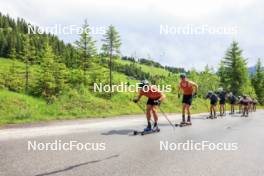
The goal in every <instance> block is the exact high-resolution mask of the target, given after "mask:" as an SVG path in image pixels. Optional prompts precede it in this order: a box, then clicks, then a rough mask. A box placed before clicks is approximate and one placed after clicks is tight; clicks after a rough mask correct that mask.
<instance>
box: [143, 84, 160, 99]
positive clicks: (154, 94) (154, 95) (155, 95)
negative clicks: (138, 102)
mask: <svg viewBox="0 0 264 176" xmlns="http://www.w3.org/2000/svg"><path fill="white" fill-rule="evenodd" d="M142 95H144V96H146V97H148V98H150V99H153V100H156V99H159V98H160V97H161V95H162V94H161V92H160V91H159V90H158V89H157V88H156V87H154V86H148V90H146V91H144V90H142V89H141V90H140V96H142Z"/></svg>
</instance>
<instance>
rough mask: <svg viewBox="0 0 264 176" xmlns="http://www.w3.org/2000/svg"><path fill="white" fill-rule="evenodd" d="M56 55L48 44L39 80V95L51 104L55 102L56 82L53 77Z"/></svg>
mask: <svg viewBox="0 0 264 176" xmlns="http://www.w3.org/2000/svg"><path fill="white" fill-rule="evenodd" d="M54 58H55V55H54V53H53V51H52V48H51V46H49V45H48V44H46V47H45V49H44V54H43V59H42V62H41V65H40V66H41V68H40V75H39V78H38V83H37V84H38V85H37V87H38V93H39V94H40V95H42V96H43V97H44V98H45V99H46V100H47V103H48V104H50V103H52V102H53V101H54V100H55V98H56V97H55V95H56V92H55V89H56V80H55V78H54V75H53V70H54Z"/></svg>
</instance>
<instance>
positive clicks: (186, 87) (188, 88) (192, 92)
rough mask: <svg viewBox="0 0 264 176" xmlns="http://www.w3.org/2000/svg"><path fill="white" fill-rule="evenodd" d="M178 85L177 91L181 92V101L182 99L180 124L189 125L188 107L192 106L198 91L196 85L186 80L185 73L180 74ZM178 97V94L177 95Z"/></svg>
mask: <svg viewBox="0 0 264 176" xmlns="http://www.w3.org/2000/svg"><path fill="white" fill-rule="evenodd" d="M180 79H181V81H180V83H179V87H178V88H179V91H180V90H181V91H182V92H183V99H182V122H181V124H182V125H184V124H186V125H191V124H192V123H191V112H190V107H191V105H192V99H193V98H194V97H195V96H196V94H197V91H198V85H197V84H196V83H195V82H193V81H190V80H188V79H187V77H186V74H185V73H181V74H180ZM178 97H179V94H178ZM186 111H187V115H188V118H187V122H186V121H185V112H186Z"/></svg>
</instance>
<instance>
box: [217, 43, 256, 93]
mask: <svg viewBox="0 0 264 176" xmlns="http://www.w3.org/2000/svg"><path fill="white" fill-rule="evenodd" d="M221 64H222V65H221V67H220V70H219V73H220V75H219V76H220V80H221V84H222V85H224V86H226V87H224V88H225V89H226V90H228V91H231V92H233V93H234V94H235V95H241V94H245V93H251V92H250V89H251V87H250V81H249V74H248V69H247V63H246V60H245V59H244V58H243V56H242V50H241V49H240V48H239V47H238V43H237V42H235V41H233V43H232V44H231V47H230V48H229V49H228V50H227V52H226V55H225V57H224V58H223V60H222V62H221Z"/></svg>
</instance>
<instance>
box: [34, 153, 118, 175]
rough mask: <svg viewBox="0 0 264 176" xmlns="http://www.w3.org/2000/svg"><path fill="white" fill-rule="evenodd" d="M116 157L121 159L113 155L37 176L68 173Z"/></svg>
mask: <svg viewBox="0 0 264 176" xmlns="http://www.w3.org/2000/svg"><path fill="white" fill-rule="evenodd" d="M116 157H119V155H112V156H109V157H107V158H103V159H100V160H93V161H88V162H84V163H80V164H76V165H72V166H69V167H66V168H64V169H60V170H55V171H51V172H46V173H42V174H37V175H35V176H46V175H52V174H57V173H60V172H66V171H69V170H72V169H75V168H77V167H81V166H85V165H88V164H93V163H98V162H101V161H105V160H109V159H112V158H116Z"/></svg>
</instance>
